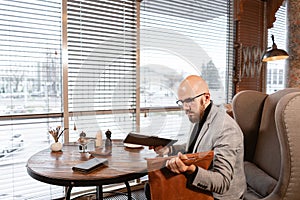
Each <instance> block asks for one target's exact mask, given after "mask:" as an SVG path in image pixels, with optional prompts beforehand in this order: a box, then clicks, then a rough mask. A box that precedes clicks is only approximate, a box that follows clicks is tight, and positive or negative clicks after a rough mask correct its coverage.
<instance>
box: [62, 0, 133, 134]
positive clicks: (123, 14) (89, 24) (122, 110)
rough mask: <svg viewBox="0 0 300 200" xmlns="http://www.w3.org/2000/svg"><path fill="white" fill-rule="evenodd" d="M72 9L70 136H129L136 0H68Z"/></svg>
mask: <svg viewBox="0 0 300 200" xmlns="http://www.w3.org/2000/svg"><path fill="white" fill-rule="evenodd" d="M67 14H68V19H67V36H68V84H69V85H68V88H69V89H68V92H69V111H70V127H73V125H74V126H76V129H77V130H76V131H71V132H70V134H71V135H70V138H76V137H78V131H79V132H81V131H84V132H86V134H87V135H88V136H91V137H94V136H95V134H96V132H97V131H98V130H102V132H105V131H106V130H107V129H110V131H111V132H112V138H124V135H125V133H126V134H127V133H128V132H129V131H132V130H135V114H134V112H131V110H132V109H133V110H134V109H135V108H136V103H135V101H136V5H135V1H132V0H125V1H124V0H115V1H111V0H101V1H100V0H97V1H95V0H85V1H74V0H68V1H67Z"/></svg>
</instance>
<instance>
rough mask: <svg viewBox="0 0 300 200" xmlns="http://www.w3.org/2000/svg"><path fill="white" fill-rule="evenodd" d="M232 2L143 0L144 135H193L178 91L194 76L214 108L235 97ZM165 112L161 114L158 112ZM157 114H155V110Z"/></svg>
mask: <svg viewBox="0 0 300 200" xmlns="http://www.w3.org/2000/svg"><path fill="white" fill-rule="evenodd" d="M232 3H233V2H232V1H224V0H217V1H213V2H212V1H199V0H196V1H194V0H188V1H184V2H183V1H179V0H175V1H163V0H156V1H151V0H144V1H142V4H141V7H140V13H141V14H140V15H141V16H140V21H141V22H140V32H141V34H140V44H141V47H140V59H141V66H140V71H141V73H140V74H141V76H140V80H141V81H140V82H141V84H140V98H141V109H143V108H147V110H146V113H145V115H144V116H143V115H141V131H142V132H146V133H151V134H159V135H163V136H167V137H178V136H182V135H185V134H186V133H187V132H188V131H189V128H190V127H189V125H188V124H189V122H188V120H187V118H186V117H185V116H184V113H183V112H180V111H177V112H176V111H172V112H168V111H167V110H166V108H170V107H175V108H176V107H177V105H176V103H175V102H176V100H177V87H178V84H179V83H180V81H181V80H182V79H183V78H185V77H186V76H187V75H190V74H198V75H201V76H202V77H203V78H204V79H205V80H206V81H207V83H208V85H209V87H210V92H211V96H212V99H213V101H214V103H216V104H218V105H220V104H223V103H227V102H228V101H230V99H231V96H232V88H231V87H232V85H231V83H232V66H233V64H232V63H233V28H234V27H233V16H232V15H233V12H232ZM157 108H161V112H160V113H154V112H155V111H154V110H157ZM152 110H153V112H152V113H151V111H152Z"/></svg>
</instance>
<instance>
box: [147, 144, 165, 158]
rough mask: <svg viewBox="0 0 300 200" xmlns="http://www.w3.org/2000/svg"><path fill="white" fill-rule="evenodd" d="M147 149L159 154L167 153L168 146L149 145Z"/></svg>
mask: <svg viewBox="0 0 300 200" xmlns="http://www.w3.org/2000/svg"><path fill="white" fill-rule="evenodd" d="M149 149H154V151H155V152H156V153H157V154H158V155H159V156H164V155H168V154H169V152H170V148H169V147H168V146H157V147H155V146H149Z"/></svg>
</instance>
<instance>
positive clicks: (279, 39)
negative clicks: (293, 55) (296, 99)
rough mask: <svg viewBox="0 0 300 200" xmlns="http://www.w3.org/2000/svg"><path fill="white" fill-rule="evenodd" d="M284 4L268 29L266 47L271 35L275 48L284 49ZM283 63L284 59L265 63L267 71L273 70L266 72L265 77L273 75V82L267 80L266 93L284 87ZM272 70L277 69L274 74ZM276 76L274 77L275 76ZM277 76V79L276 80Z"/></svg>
mask: <svg viewBox="0 0 300 200" xmlns="http://www.w3.org/2000/svg"><path fill="white" fill-rule="evenodd" d="M286 12H287V11H286V5H285V3H284V4H283V5H282V6H281V7H280V8H279V9H278V11H277V12H276V15H275V17H276V21H275V22H274V23H273V27H272V28H270V29H269V30H268V47H272V40H271V35H274V37H275V43H276V45H277V48H279V49H286V41H287V39H286V38H287V34H286V33H287V29H286V15H287V13H286ZM285 65H286V60H278V61H273V62H268V63H267V68H268V72H269V70H273V72H272V73H268V74H267V79H268V80H269V79H270V76H273V78H272V79H273V82H272V83H269V82H267V91H266V92H267V93H268V94H271V93H274V92H276V91H278V90H281V89H283V88H285V84H286V83H285V79H284V77H286V75H285ZM274 71H277V72H276V74H275V73H274ZM275 76H276V78H275ZM277 77H278V81H277Z"/></svg>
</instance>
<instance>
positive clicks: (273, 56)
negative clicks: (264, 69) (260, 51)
mask: <svg viewBox="0 0 300 200" xmlns="http://www.w3.org/2000/svg"><path fill="white" fill-rule="evenodd" d="M271 38H272V41H273V45H272V49H271V50H269V51H267V52H266V53H264V55H263V57H262V61H263V62H268V61H274V60H282V59H287V58H288V57H289V54H288V53H287V52H286V51H284V50H282V49H277V45H276V44H275V42H274V35H272V36H271Z"/></svg>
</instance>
